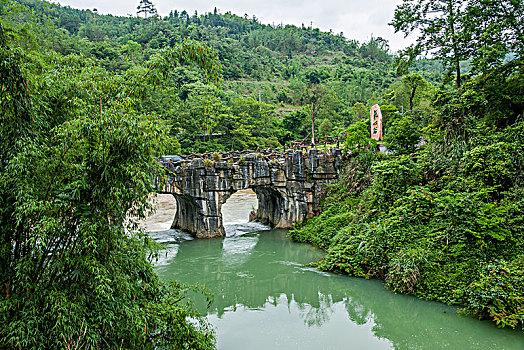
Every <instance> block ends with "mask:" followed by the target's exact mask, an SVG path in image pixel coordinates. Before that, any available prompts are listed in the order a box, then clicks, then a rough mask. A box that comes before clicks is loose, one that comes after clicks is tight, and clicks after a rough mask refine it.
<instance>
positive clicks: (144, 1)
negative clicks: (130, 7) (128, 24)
mask: <svg viewBox="0 0 524 350" xmlns="http://www.w3.org/2000/svg"><path fill="white" fill-rule="evenodd" d="M136 9H137V11H136V14H137V16H138V15H140V14H141V13H143V14H144V18H147V15H151V16H154V15H156V14H157V11H156V8H155V5H153V3H152V2H151V1H150V0H140V4H139V5H138V6H137V8H136Z"/></svg>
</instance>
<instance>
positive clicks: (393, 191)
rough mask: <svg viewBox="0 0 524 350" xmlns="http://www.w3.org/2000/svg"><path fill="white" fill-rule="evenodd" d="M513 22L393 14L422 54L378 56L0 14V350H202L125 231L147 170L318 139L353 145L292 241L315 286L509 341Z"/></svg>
mask: <svg viewBox="0 0 524 350" xmlns="http://www.w3.org/2000/svg"><path fill="white" fill-rule="evenodd" d="M418 5H420V6H418ZM444 5H446V6H444ZM459 5H460V6H459ZM501 6H503V7H501ZM504 9H506V10H507V9H510V10H511V11H509V12H508V11H503V10H504ZM424 11H426V12H424ZM435 12H438V13H439V16H437V17H435V16H433V15H432V13H435ZM523 12H524V5H523V3H522V1H519V0H502V1H497V2H494V1H491V0H470V1H461V2H460V4H459V1H456V0H442V1H438V2H432V1H429V0H406V1H404V2H403V4H402V5H400V6H399V7H398V8H397V11H396V13H395V18H394V19H392V25H393V26H394V27H395V29H396V30H397V31H403V32H406V33H407V32H411V31H413V30H418V32H419V33H420V36H419V39H418V40H417V42H416V44H414V45H413V46H411V47H409V48H407V49H406V50H405V51H402V52H400V53H399V54H398V55H395V56H392V55H391V54H390V52H389V48H388V44H387V42H386V41H385V40H383V39H381V38H372V39H371V40H370V41H369V42H365V43H359V42H357V41H354V40H348V39H347V38H345V37H344V36H343V35H340V34H333V33H325V32H321V31H319V30H318V29H316V28H310V27H304V26H302V27H296V26H289V25H286V26H270V25H265V24H262V23H260V22H259V21H258V20H257V18H255V17H252V18H247V16H243V17H241V16H237V15H234V14H231V13H225V14H220V13H217V12H216V11H213V12H211V13H205V14H197V13H194V14H188V13H187V12H184V11H182V12H178V11H176V10H175V9H173V11H172V12H171V13H170V14H169V16H167V17H164V18H162V17H159V16H157V15H152V16H149V17H148V18H141V17H134V16H129V17H117V16H111V15H99V14H98V13H97V12H96V11H95V10H93V11H89V10H87V11H86V10H76V9H72V8H69V7H63V6H60V5H56V4H51V3H48V2H44V1H36V0H18V1H13V0H0V78H1V81H0V84H1V90H0V107H1V109H0V120H1V124H0V194H1V195H0V348H6V349H14V348H74V347H80V346H84V347H87V348H95V347H97V348H98V347H100V348H162V347H174V348H181V349H189V348H191V349H206V348H213V346H214V334H213V332H212V330H211V329H210V327H209V326H208V324H207V323H206V322H205V320H204V319H202V318H200V316H199V315H198V314H197V313H196V312H195V311H194V310H193V308H192V307H191V300H189V299H188V298H187V296H186V292H187V291H188V290H189V289H191V288H193V287H190V286H182V285H180V284H178V283H176V282H171V283H170V284H166V283H164V282H162V281H160V280H159V278H158V276H157V275H156V273H155V272H154V269H153V267H152V265H151V260H152V259H154V257H155V256H156V255H157V254H158V249H159V246H158V245H157V244H155V242H152V240H151V239H150V238H149V236H148V235H147V234H146V233H145V232H143V231H141V230H140V229H139V227H138V225H137V222H138V220H139V219H140V218H142V217H144V215H145V213H146V211H147V210H148V209H149V204H148V201H147V196H148V193H149V191H150V189H151V188H152V186H153V184H152V177H151V176H150V175H151V174H153V173H155V172H156V171H161V169H160V168H159V164H158V162H157V161H156V160H155V157H158V156H159V155H162V154H168V153H170V154H175V153H189V152H203V151H218V150H230V149H249V148H251V149H255V148H267V147H275V148H276V147H281V146H283V145H285V144H286V143H289V142H290V141H291V140H294V139H304V138H310V137H311V133H312V122H313V120H314V121H315V125H314V130H315V133H316V135H317V136H325V135H339V134H341V133H347V135H348V137H347V139H346V142H345V152H346V155H347V157H348V162H349V165H348V167H347V169H346V170H345V172H344V173H343V174H341V178H340V181H339V182H338V183H336V184H333V186H332V187H331V188H330V189H329V192H328V194H327V197H326V200H325V204H324V208H323V213H322V214H321V216H319V217H318V218H315V219H312V220H310V221H308V222H306V223H304V224H303V225H302V226H301V227H297V228H296V229H295V230H294V231H292V232H291V234H290V235H291V237H292V238H293V239H295V240H300V241H305V242H310V243H312V244H315V245H317V246H319V247H321V248H322V249H325V250H326V251H327V255H326V258H325V259H323V260H322V261H321V262H319V263H318V266H319V268H321V269H325V270H329V271H334V272H338V273H344V274H349V275H353V276H362V277H366V278H380V279H384V280H385V281H386V285H387V287H389V288H391V289H392V290H395V291H397V292H403V293H410V294H414V295H416V296H419V297H422V298H426V299H431V300H439V301H443V302H446V303H451V304H457V305H463V306H465V308H464V309H463V311H464V312H468V313H471V314H474V315H476V316H478V317H480V318H489V319H492V320H493V321H495V322H496V323H497V324H499V325H501V326H509V327H513V328H515V327H523V326H524V325H523V323H524V322H523V320H524V308H523V306H522V305H523V304H524V271H523V268H522V266H523V265H524V255H523V253H522V252H523V248H524V235H523V226H524V217H523V215H522V212H523V209H524V201H523V199H522V198H523V194H524V193H523V190H522V182H523V175H522V170H523V167H524V159H523V157H524V149H523V146H522V141H523V138H524V124H523V121H522V114H523V108H524V100H523V96H524V75H523V74H524V63H523V58H522V50H523V48H524V38H523V36H522V33H523V32H524V28H523V23H524V20H523ZM421 55H425V56H427V55H432V56H433V57H435V58H434V59H420V57H421ZM377 103H378V104H380V105H381V108H382V112H383V115H384V130H385V139H384V142H385V144H386V145H387V147H388V149H389V151H390V152H388V153H387V154H385V153H377V152H376V149H375V144H374V142H373V141H372V140H371V139H370V138H369V121H368V120H369V108H370V107H371V106H372V105H374V104H377ZM421 137H423V138H424V142H421ZM189 319H191V320H192V321H188V320H189Z"/></svg>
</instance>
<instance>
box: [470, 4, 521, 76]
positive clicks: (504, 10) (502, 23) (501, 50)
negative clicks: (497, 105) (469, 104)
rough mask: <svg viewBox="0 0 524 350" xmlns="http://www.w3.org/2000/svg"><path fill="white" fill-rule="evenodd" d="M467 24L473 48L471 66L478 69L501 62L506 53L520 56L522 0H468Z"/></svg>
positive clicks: (484, 68) (487, 69) (486, 69)
mask: <svg viewBox="0 0 524 350" xmlns="http://www.w3.org/2000/svg"><path fill="white" fill-rule="evenodd" d="M467 23H468V24H469V26H468V31H469V32H470V33H471V43H472V44H473V45H474V47H475V50H473V51H472V57H473V66H474V68H475V69H476V70H477V71H478V72H486V71H489V70H490V69H491V68H493V67H494V66H497V65H500V64H502V63H504V59H505V58H506V56H507V55H508V54H512V55H514V56H517V57H522V53H523V52H524V1H523V0H471V1H470V4H469V6H468V7H467Z"/></svg>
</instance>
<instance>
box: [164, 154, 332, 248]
mask: <svg viewBox="0 0 524 350" xmlns="http://www.w3.org/2000/svg"><path fill="white" fill-rule="evenodd" d="M162 164H163V166H164V167H165V170H166V174H165V175H164V176H161V177H158V178H157V180H156V181H157V189H158V192H160V193H170V194H173V195H174V197H175V199H176V203H177V213H176V215H175V219H174V221H173V225H172V228H176V229H181V230H184V231H187V232H189V233H191V234H192V235H193V236H195V237H196V238H211V237H219V236H225V230H224V226H223V224H222V213H221V207H222V204H224V203H225V202H226V200H227V199H228V198H229V197H230V196H231V195H232V194H233V193H235V192H236V191H239V190H242V189H247V188H252V189H253V191H254V192H255V193H256V195H257V199H258V210H257V211H256V213H255V217H254V219H255V221H259V222H261V223H263V224H266V225H270V226H271V227H275V228H291V227H292V226H293V224H295V223H297V222H301V221H303V220H304V219H305V218H311V217H313V216H315V215H318V214H319V212H320V199H321V195H322V192H323V188H324V185H325V184H326V183H329V182H332V181H333V180H334V179H336V178H337V177H338V172H339V171H340V169H341V167H342V152H341V151H340V149H330V150H328V151H319V150H317V149H315V148H313V149H310V150H308V151H307V153H305V152H303V151H290V152H287V153H276V154H275V153H272V154H271V155H265V154H261V153H249V154H246V155H244V156H241V157H239V156H233V155H230V156H228V155H226V156H222V158H221V160H220V161H212V160H211V159H202V158H194V159H192V160H183V161H179V162H171V161H170V162H163V163H162Z"/></svg>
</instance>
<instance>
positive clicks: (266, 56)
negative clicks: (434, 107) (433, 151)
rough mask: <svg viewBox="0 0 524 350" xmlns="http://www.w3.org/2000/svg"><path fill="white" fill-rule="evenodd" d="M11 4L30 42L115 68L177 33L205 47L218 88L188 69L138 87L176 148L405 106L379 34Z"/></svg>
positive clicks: (230, 18)
mask: <svg viewBox="0 0 524 350" xmlns="http://www.w3.org/2000/svg"><path fill="white" fill-rule="evenodd" d="M18 3H20V4H23V5H24V6H25V7H26V8H30V9H31V11H30V12H27V11H26V10H24V11H21V12H23V13H24V15H23V16H21V18H20V16H19V15H18V14H17V15H15V13H16V12H13V17H12V20H13V21H20V20H22V21H25V22H26V23H31V22H33V23H35V25H34V26H33V30H36V31H39V32H40V34H41V35H40V38H35V40H37V42H38V45H40V46H41V47H45V48H46V49H50V50H53V51H56V52H57V53H59V54H61V55H71V54H76V55H81V56H82V57H85V58H88V59H90V60H92V61H93V62H94V64H96V65H98V66H100V67H102V68H104V69H106V70H107V71H108V72H111V73H114V74H123V73H124V72H126V71H128V70H129V69H133V67H137V66H141V65H144V64H147V63H146V62H147V61H148V60H149V59H150V58H151V57H153V56H154V55H155V54H156V53H157V52H159V51H161V50H162V48H164V47H171V46H173V45H176V44H177V43H180V42H182V40H183V39H184V38H191V39H195V40H198V41H201V42H204V43H206V44H207V45H209V47H211V48H213V49H214V51H215V52H216V54H217V56H218V58H219V60H220V64H221V68H222V76H223V82H222V84H220V86H219V88H218V89H217V88H216V87H215V86H210V85H208V84H206V83H205V81H204V80H203V79H202V75H201V74H200V73H198V72H197V71H195V70H194V69H189V68H178V69H176V70H175V71H173V72H172V73H170V75H169V76H168V77H165V78H166V79H164V80H163V82H162V88H161V89H154V90H148V89H147V87H145V86H144V87H143V88H144V89H146V90H147V92H145V95H146V96H147V99H148V102H147V103H145V104H144V108H146V110H147V111H148V112H154V113H155V114H156V115H158V116H159V117H161V118H163V119H165V120H167V121H168V122H169V124H170V125H171V126H172V127H173V128H172V130H171V134H172V135H175V136H178V140H179V141H180V143H181V146H182V149H181V152H183V153H187V152H191V151H194V152H204V151H214V150H230V149H246V148H252V149H255V148H257V147H260V148H267V147H279V146H281V145H284V144H285V143H286V142H289V141H290V140H293V139H302V138H305V137H307V136H309V137H311V118H312V117H314V118H315V131H316V132H317V136H326V135H327V134H330V133H335V132H336V133H338V132H342V131H343V130H344V129H345V128H346V127H348V126H349V125H350V124H351V123H353V122H355V121H357V120H362V119H364V118H366V117H367V116H368V113H369V112H368V111H369V107H370V106H371V105H373V104H374V103H376V102H381V104H383V105H384V106H383V110H384V111H385V113H386V114H392V113H394V112H396V111H401V110H403V109H404V110H408V109H409V99H410V98H409V96H410V93H411V91H408V90H409V89H410V88H409V86H408V85H409V84H408V85H406V84H407V83H406V82H403V81H401V80H400V78H398V77H397V76H396V74H395V70H394V69H393V66H392V62H393V59H392V56H391V55H390V53H389V52H388V50H389V48H388V44H387V42H386V41H385V40H383V39H381V38H372V39H371V40H370V41H369V42H366V43H358V42H357V41H354V40H348V39H347V38H346V37H344V36H342V35H341V34H337V35H335V34H333V33H326V32H322V31H320V30H318V29H317V28H311V27H304V26H303V27H295V26H291V25H286V26H282V25H279V26H270V25H266V24H262V23H260V22H259V21H258V20H257V18H256V17H252V18H247V16H244V17H239V16H237V15H234V14H231V13H229V12H228V13H225V14H219V13H217V12H216V11H215V12H213V13H206V14H198V13H191V14H188V13H186V12H185V11H182V12H179V11H177V10H176V9H173V11H171V13H170V14H169V16H167V17H165V18H161V17H158V16H153V17H149V18H147V19H144V18H141V17H134V16H133V17H131V16H130V17H115V16H111V15H109V16H102V15H98V14H97V13H96V11H90V10H87V11H86V10H76V9H72V8H70V7H61V6H59V5H55V4H50V3H47V2H43V1H36V0H19V1H18ZM36 23H45V24H46V26H44V27H40V26H38V25H36ZM347 35H348V36H349V37H350V36H351V33H347ZM441 70H442V67H441V65H440V64H439V63H438V62H437V61H433V60H422V61H417V63H416V64H415V66H414V68H412V71H413V72H420V74H421V76H422V77H424V79H425V80H427V81H428V82H432V83H434V84H436V83H438V82H440V81H441V74H440V73H441ZM430 90H431V87H430V84H426V85H424V88H422V89H419V90H418V91H417V93H416V96H415V99H416V103H417V104H422V105H424V100H426V99H427V98H428V96H429V95H428V92H429V91H430ZM425 105H426V106H427V103H426V104H425ZM417 107H418V106H417ZM322 124H324V126H323V127H322V128H320V126H321V125H322ZM176 151H177V149H176V148H175V149H173V152H175V153H176Z"/></svg>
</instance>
